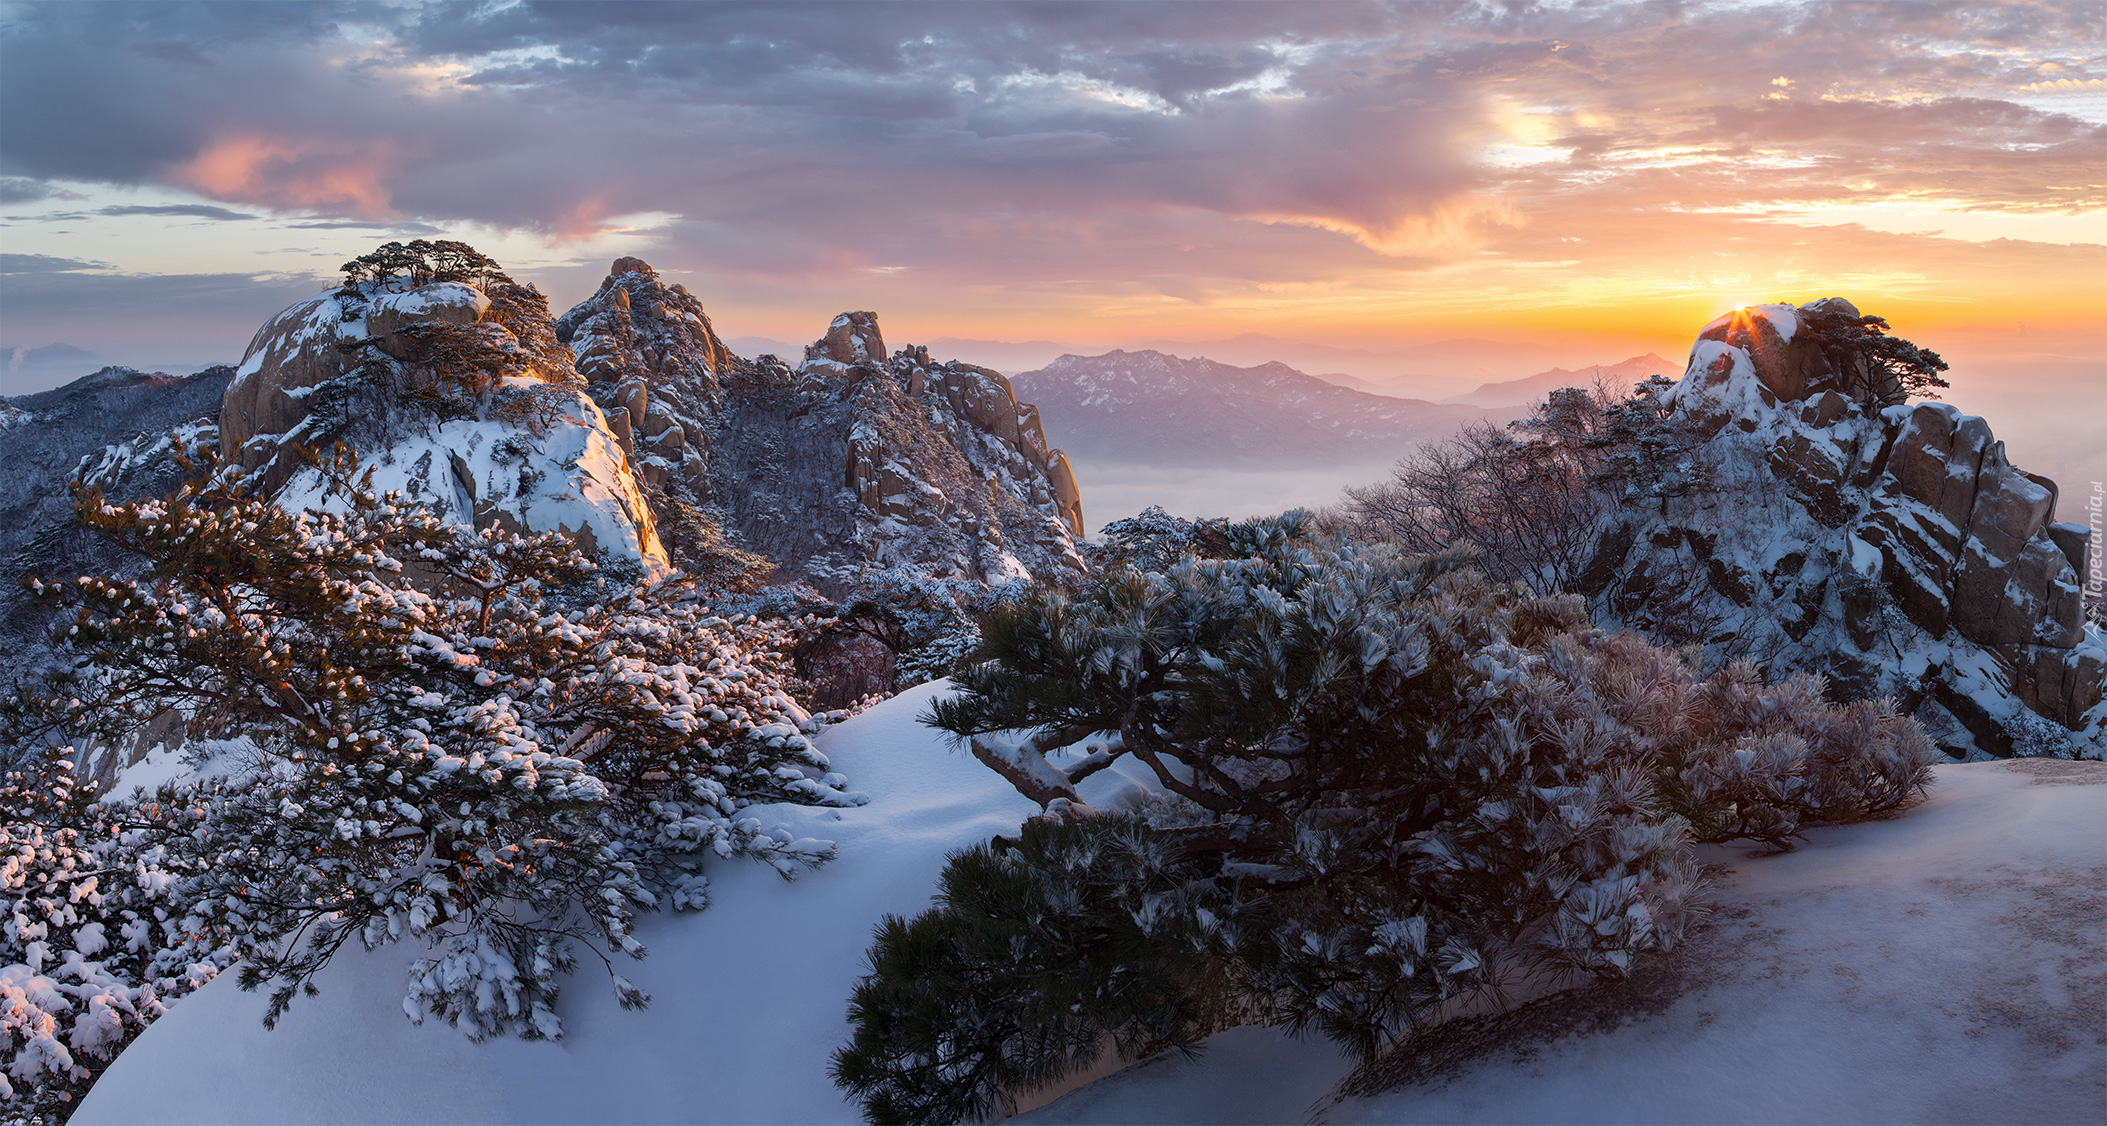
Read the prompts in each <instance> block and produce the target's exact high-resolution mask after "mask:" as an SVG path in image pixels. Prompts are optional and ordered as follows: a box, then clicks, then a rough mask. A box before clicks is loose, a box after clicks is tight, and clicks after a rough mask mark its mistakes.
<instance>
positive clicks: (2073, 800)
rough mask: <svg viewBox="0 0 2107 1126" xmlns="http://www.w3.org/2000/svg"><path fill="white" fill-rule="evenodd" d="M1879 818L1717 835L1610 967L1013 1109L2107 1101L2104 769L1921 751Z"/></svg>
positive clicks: (1208, 1112) (1799, 1110)
mask: <svg viewBox="0 0 2107 1126" xmlns="http://www.w3.org/2000/svg"><path fill="white" fill-rule="evenodd" d="M1936 769H1937V774H1938V785H1937V786H1936V787H1935V788H1934V789H1933V791H1932V796H1931V798H1930V800H1929V801H1927V802H1925V803H1924V804H1923V805H1921V806H1919V807H1918V808H1916V809H1914V810H1911V811H1910V812H1909V813H1907V814H1905V815H1903V816H1902V817H1900V818H1897V819H1895V820H1892V821H1883V822H1869V823H1865V824H1860V825H1850V826H1842V827H1834V828H1827V829H1816V830H1812V831H1810V832H1809V834H1808V842H1807V843H1806V844H1805V845H1803V846H1802V847H1801V848H1799V849H1798V850H1797V851H1795V852H1792V853H1787V854H1784V855H1776V856H1766V857H1746V856H1743V855H1741V854H1740V853H1739V852H1737V851H1734V850H1730V849H1723V848H1717V847H1713V848H1710V849H1707V852H1709V854H1710V855H1708V856H1707V857H1706V859H1708V860H1712V861H1716V862H1720V863H1723V864H1725V865H1726V866H1727V868H1728V871H1726V872H1725V873H1724V874H1723V875H1722V877H1721V879H1720V882H1719V884H1718V885H1717V886H1716V887H1715V888H1714V890H1713V891H1712V893H1711V895H1710V902H1711V904H1712V907H1713V910H1712V914H1711V916H1710V920H1709V921H1708V922H1707V923H1705V924H1703V925H1702V926H1700V927H1698V928H1697V929H1696V930H1694V931H1693V932H1692V934H1691V935H1690V937H1689V938H1687V939H1686V940H1685V943H1684V945H1683V946H1681V947H1679V948H1678V949H1677V950H1676V951H1675V952H1674V953H1673V954H1670V955H1665V956H1658V957H1655V958H1653V959H1651V960H1649V961H1648V962H1645V963H1641V964H1640V965H1639V966H1638V967H1637V968H1636V972H1635V973H1634V975H1633V977H1632V978H1631V979H1630V980H1629V981H1627V982H1622V983H1617V984H1614V985H1607V986H1600V987H1596V988H1593V989H1588V990H1582V991H1578V992H1574V993H1568V994H1563V995H1559V996H1554V997H1550V998H1546V999H1544V1000H1541V1001H1537V1002H1534V1003H1531V1004H1529V1005H1526V1006H1523V1007H1521V1008H1519V1009H1517V1010H1515V1011H1513V1012H1509V1013H1505V1014H1502V1015H1498V1016H1486V1017H1479V1018H1466V1019H1463V1020H1460V1021H1456V1022H1451V1023H1449V1024H1446V1025H1441V1026H1436V1027H1435V1028H1433V1029H1431V1030H1429V1031H1428V1032H1426V1033H1425V1034H1423V1035H1422V1036H1421V1037H1419V1038H1418V1039H1416V1040H1413V1041H1408V1042H1407V1043H1406V1044H1404V1045H1402V1046H1401V1047H1400V1048H1398V1049H1396V1050H1394V1051H1393V1052H1392V1053H1391V1054H1390V1055H1389V1056H1386V1057H1384V1058H1382V1059H1380V1060H1378V1061H1377V1063H1376V1064H1375V1065H1374V1066H1373V1067H1371V1068H1370V1069H1368V1070H1367V1071H1365V1072H1363V1073H1361V1074H1359V1075H1355V1076H1353V1077H1351V1078H1350V1079H1348V1081H1347V1082H1346V1083H1345V1084H1344V1091H1343V1092H1342V1093H1340V1094H1338V1095H1335V1096H1334V1097H1331V1098H1324V1099H1320V1098H1318V1097H1317V1095H1316V1094H1315V1093H1314V1092H1317V1091H1321V1090H1323V1089H1325V1088H1327V1087H1330V1086H1331V1085H1332V1084H1333V1083H1334V1082H1335V1081H1337V1080H1338V1079H1339V1078H1340V1077H1341V1076H1344V1075H1345V1074H1346V1072H1347V1070H1348V1066H1349V1061H1347V1060H1344V1059H1341V1058H1340V1057H1339V1056H1338V1055H1337V1053H1335V1052H1331V1051H1329V1050H1326V1049H1325V1046H1324V1045H1322V1044H1321V1043H1317V1042H1300V1043H1298V1042H1296V1041H1294V1040H1291V1039H1289V1038H1288V1037H1287V1036H1285V1035H1284V1034H1282V1033H1279V1032H1275V1031H1272V1030H1266V1029H1255V1028H1243V1029H1234V1030H1232V1031H1230V1032H1226V1033H1223V1034H1221V1035H1219V1036H1216V1037H1214V1038H1213V1039H1212V1040H1210V1041H1209V1043H1208V1045H1207V1050H1206V1051H1205V1052H1204V1053H1203V1054H1202V1055H1201V1056H1200V1058H1199V1059H1197V1060H1193V1061H1187V1060H1182V1059H1179V1058H1177V1057H1176V1056H1166V1057H1159V1058H1156V1059H1152V1060H1148V1061H1144V1062H1143V1063H1141V1064H1137V1065H1135V1066H1134V1067H1131V1068H1129V1069H1127V1070H1126V1071H1124V1072H1121V1073H1119V1074H1117V1075H1115V1076H1112V1077H1110V1078H1108V1079H1104V1080H1102V1081H1100V1082H1098V1083H1096V1084H1094V1085H1092V1086H1090V1087H1086V1088H1084V1089H1082V1090H1080V1091H1077V1092H1074V1093H1072V1094H1070V1095H1068V1096H1067V1097H1065V1098H1063V1099H1061V1100H1060V1101H1057V1102H1055V1103H1053V1104H1052V1105H1050V1106H1047V1107H1044V1108H1042V1109H1040V1110H1037V1111H1034V1112H1031V1113H1028V1114H1025V1115H1021V1116H1019V1118H1017V1119H1015V1120H1014V1121H1019V1122H1035V1123H1057V1122H1159V1123H1184V1122H1190V1123H1238V1122H1306V1121H1315V1122H1337V1123H1347V1122H1444V1123H1447V1122H1457V1123H1461V1122H1493V1123H1499V1122H1603V1123H1625V1122H1662V1123H1691V1122H2101V1121H2107V1094H2103V1092H2102V1088H2101V1077H2102V1076H2103V1075H2107V1040H2103V1039H2102V1037H2101V1030H2102V1028H2107V832H2103V831H2102V829H2101V826H2102V825H2103V824H2107V765H2102V764H2099V763H2070V762H2047V761H2041V760H2017V761H2012V762H2002V763H1969V764H1956V765H1948V766H1941V767H1938V768H1936Z"/></svg>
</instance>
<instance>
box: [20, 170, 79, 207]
mask: <svg viewBox="0 0 2107 1126" xmlns="http://www.w3.org/2000/svg"><path fill="white" fill-rule="evenodd" d="M86 198H88V197H87V196H84V195H81V194H80V193H79V192H69V191H66V190H65V189H63V188H56V187H53V186H51V185H50V184H46V183H43V182H41V181H38V180H31V179H27V178H24V177H21V176H0V203H32V202H35V201H36V200H40V199H86Z"/></svg>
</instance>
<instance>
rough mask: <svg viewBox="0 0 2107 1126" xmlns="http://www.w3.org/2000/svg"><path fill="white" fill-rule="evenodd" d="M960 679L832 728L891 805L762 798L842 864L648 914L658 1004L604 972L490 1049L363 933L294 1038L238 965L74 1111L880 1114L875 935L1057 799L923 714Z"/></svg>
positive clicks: (233, 1116)
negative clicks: (954, 743)
mask: <svg viewBox="0 0 2107 1126" xmlns="http://www.w3.org/2000/svg"><path fill="white" fill-rule="evenodd" d="M943 690H944V685H943V683H942V682H939V683H936V684H930V685H924V686H921V687H918V688H914V689H911V690H909V691H908V692H906V693H904V694H902V695H901V696H898V697H895V698H894V699H892V700H889V701H887V702H885V703H883V704H880V705H878V706H877V707H875V708H872V709H871V710H869V711H867V712H865V713H863V714H862V715H860V716H857V717H856V718H854V719H852V720H850V721H848V722H847V723H844V724H842V725H840V726H839V727H835V728H832V729H830V730H829V731H827V732H826V733H825V734H823V735H821V736H820V737H819V740H818V743H819V745H820V747H821V748H822V749H823V750H824V751H825V752H826V754H827V756H828V758H829V759H831V760H832V762H833V765H834V768H835V769H837V770H840V771H841V772H843V773H845V774H847V775H848V776H849V777H850V778H851V779H853V780H854V783H855V786H856V788H857V789H858V790H861V791H863V792H864V793H866V794H868V795H869V796H870V799H871V800H870V802H869V804H867V805H864V806H861V807H857V808H848V809H818V808H811V807H804V806H775V807H756V808H754V809H752V810H750V811H748V814H749V815H750V816H754V817H758V818H761V819H762V820H764V821H767V822H781V823H782V824H783V825H785V826H786V827H787V828H788V829H789V831H790V832H791V833H793V834H794V835H796V836H798V837H814V838H819V839H825V840H832V841H835V842H837V843H838V844H839V845H840V858H839V859H837V860H835V861H833V862H832V863H829V864H828V865H826V866H825V867H823V868H821V869H820V870H819V871H817V872H814V873H810V874H807V875H805V876H802V877H800V878H799V879H798V880H796V881H795V882H786V881H785V880H783V879H781V878H780V877H778V876H777V875H776V874H775V872H774V870H773V869H770V868H767V867H765V866H763V865H760V864H755V863H751V862H747V861H721V862H720V861H714V860H713V861H712V862H711V866H710V867H709V868H708V870H707V872H708V875H709V878H710V900H711V905H710V907H709V908H708V909H707V910H705V911H703V912H702V913H700V914H683V915H671V914H666V915H659V916H654V917H651V918H649V919H647V920H645V921H644V922H643V923H642V925H640V926H639V927H638V930H637V934H638V936H639V937H640V938H641V939H642V940H643V941H644V943H645V944H646V945H647V946H648V947H649V948H650V955H649V957H647V958H646V959H645V960H644V961H643V962H641V963H635V964H623V965H621V966H619V967H617V969H618V971H619V972H621V973H622V974H624V975H625V976H627V977H628V978H630V979H631V980H632V981H634V982H636V984H637V985H638V986H639V987H641V988H642V989H644V990H645V991H646V992H647V993H649V994H651V995H652V1003H651V1005H650V1006H649V1007H648V1008H646V1009H643V1010H642V1011H638V1012H627V1011H624V1010H622V1009H621V1008H620V1007H619V1006H618V1005H617V1004H616V1002H615V999H614V997H613V995H612V991H611V990H610V989H608V987H607V983H606V980H605V978H604V976H601V975H600V972H599V970H597V969H596V968H592V967H590V966H589V967H585V968H582V969H581V971H580V973H579V975H578V976H577V978H576V979H575V980H573V981H572V982H571V983H570V984H569V985H568V986H567V987H566V988H565V990H564V994H563V998H562V1000H561V1002H560V1004H559V1009H560V1011H561V1013H562V1017H563V1027H564V1038H563V1039H562V1040H561V1041H556V1042H541V1043H529V1042H525V1041H520V1040H510V1039H493V1040H488V1041H485V1042H483V1043H481V1044H477V1043H471V1042H470V1041H469V1040H467V1039H466V1038H465V1037H463V1036H462V1035H461V1034H460V1033H459V1032H456V1031H454V1030H452V1029H451V1028H447V1027H445V1026H444V1025H442V1024H440V1023H439V1022H436V1021H433V1022H428V1023H427V1024H425V1025H422V1026H419V1025H412V1024H410V1023H409V1021H407V1020H405V1019H404V1017H403V1012H402V982H403V973H404V971H405V968H406V966H407V965H408V963H409V962H410V960H411V959H413V958H414V957H416V956H417V955H418V954H419V953H421V951H418V950H416V949H412V946H413V945H414V944H400V945H397V946H391V947H386V948H383V949H382V950H381V951H380V952H378V953H368V952H366V951H364V950H361V949H359V948H358V947H357V946H356V944H354V945H353V946H351V947H349V948H346V949H345V950H344V951H343V952H342V953H341V954H339V955H338V958H337V961H336V963H335V964H333V965H332V966H331V967H330V968H329V970H328V971H327V972H325V973H324V974H323V975H322V979H321V982H320V985H321V990H322V992H321V995H320V996H317V997H308V998H301V999H300V1000H298V1001H295V1002H294V1003H293V1006H292V1008H291V1009H290V1010H289V1011H288V1012H287V1014H286V1016H285V1018H284V1020H283V1021H281V1022H280V1024H279V1026H278V1029H277V1030H276V1031H275V1032H274V1031H266V1030H265V1029H264V1028H263V1026H262V1016H263V1010H264V998H263V997H262V996H260V995H257V994H253V993H243V992H242V991H241V990H240V989H239V988H238V987H237V985H236V983H235V980H234V975H232V974H226V975H222V976H221V977H220V978H219V979H218V980H216V981H215V982H214V983H213V984H211V985H209V986H207V987H205V988H204V989H202V990H200V991H199V992H197V993H196V994H193V995H192V996H190V997H187V998H185V999H184V1000H183V1001H182V1003H181V1004H178V1005H176V1006H175V1007H174V1008H173V1009H172V1010H171V1011H170V1013H169V1015H168V1016H166V1017H164V1018H162V1019H161V1020H160V1021H158V1022H156V1023H155V1024H154V1025H153V1026H152V1027H150V1028H148V1029H147V1030H146V1032H145V1033H143V1034H142V1035H141V1036H140V1037H139V1039H138V1040H137V1041H136V1042H134V1043H133V1044H132V1045H131V1046H130V1047H129V1048H127V1049H126V1050H125V1052H124V1054H123V1055H122V1056H120V1057H118V1059H117V1062H116V1063H115V1064H113V1065H112V1066H111V1068H110V1069H109V1071H108V1072H107V1073H106V1074H105V1075H104V1076H103V1078H102V1079H101V1080H100V1081H99V1082H98V1083H97V1084H96V1086H95V1088H94V1090H93V1091H91V1092H90V1093H89V1096H88V1098H87V1099H86V1100H85V1101H84V1102H83V1104H82V1106H81V1108H80V1110H79V1111H78V1112H77V1113H76V1114H75V1115H74V1118H73V1122H74V1123H76V1124H77V1126H87V1124H89V1123H102V1122H165V1121H170V1120H180V1121H193V1122H269V1123H291V1122H517V1123H528V1122H854V1121H858V1120H859V1119H860V1115H859V1114H858V1112H857V1109H856V1107H855V1106H854V1105H853V1104H852V1103H849V1102H846V1101H844V1099H843V1096H842V1094H841V1092H839V1091H838V1090H836V1089H835V1087H834V1086H833V1084H832V1083H831V1082H829V1081H828V1079H827V1063H828V1057H829V1055H830V1054H831V1053H832V1052H833V1050H834V1049H835V1048H836V1047H837V1046H839V1045H841V1044H843V1043H846V1042H847V1039H848V1036H849V1025H848V1019H847V1006H848V997H849V992H850V990H851V989H853V988H854V986H855V983H856V980H857V978H858V977H859V976H860V975H861V974H862V973H863V972H864V966H863V954H864V950H865V948H866V946H867V945H868V944H869V941H870V935H871V932H872V930H873V929H874V928H875V927H876V926H877V925H878V922H879V920H880V919H881V918H883V916H884V915H885V914H886V913H888V912H891V913H896V914H897V913H902V912H910V913H911V912H915V911H919V910H921V909H922V908H923V907H924V906H926V905H927V903H928V900H929V896H930V894H931V893H932V892H933V891H934V890H935V888H936V876H937V873H938V871H939V870H940V869H941V868H942V867H943V863H944V858H945V856H946V855H947V854H948V853H950V852H951V851H952V850H954V849H957V848H961V847H964V846H966V845H970V844H974V843H979V842H982V841H985V840H987V839H988V838H990V837H992V836H994V835H996V834H998V833H1008V832H1014V831H1015V830H1016V828H1017V826H1018V824H1019V823H1021V822H1022V820H1023V819H1024V818H1025V817H1027V816H1029V815H1030V814H1032V813H1033V812H1034V811H1035V810H1036V809H1037V807H1036V806H1035V805H1034V804H1033V803H1032V802H1030V801H1029V800H1027V799H1025V798H1023V797H1020V796H1018V794H1017V793H1016V791H1015V790H1013V789H1011V788H1010V786H1009V784H1008V783H1006V782H1004V781H1003V780H1002V779H1001V778H999V777H997V776H996V775H995V774H994V773H993V772H991V771H989V770H988V769H987V768H985V767H983V766H981V765H980V764H979V763H978V762H977V761H975V760H974V759H973V757H972V756H971V755H969V754H967V753H965V752H964V751H958V750H952V749H950V748H949V747H947V746H946V745H945V742H944V739H943V737H942V736H941V735H939V734H938V733H937V732H935V731H933V730H931V729H930V728H927V727H924V726H922V724H921V723H920V722H918V718H917V717H918V716H919V715H920V714H921V712H922V711H923V710H924V709H925V708H927V707H928V704H929V701H930V699H931V698H932V697H934V696H935V695H936V694H937V693H939V692H941V691H943ZM586 961H587V962H592V959H590V958H588V959H586ZM594 965H595V966H596V965H597V963H594Z"/></svg>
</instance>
